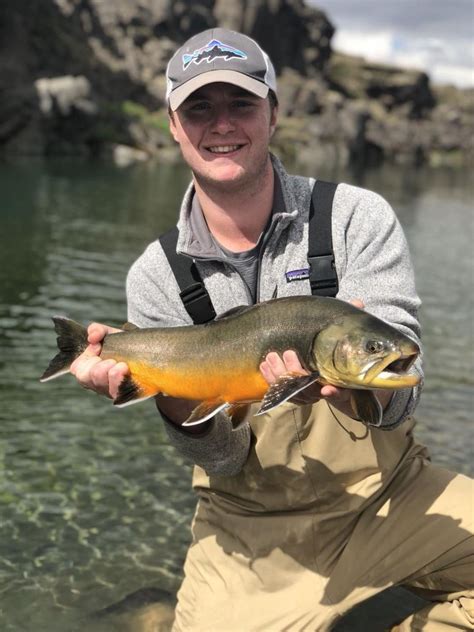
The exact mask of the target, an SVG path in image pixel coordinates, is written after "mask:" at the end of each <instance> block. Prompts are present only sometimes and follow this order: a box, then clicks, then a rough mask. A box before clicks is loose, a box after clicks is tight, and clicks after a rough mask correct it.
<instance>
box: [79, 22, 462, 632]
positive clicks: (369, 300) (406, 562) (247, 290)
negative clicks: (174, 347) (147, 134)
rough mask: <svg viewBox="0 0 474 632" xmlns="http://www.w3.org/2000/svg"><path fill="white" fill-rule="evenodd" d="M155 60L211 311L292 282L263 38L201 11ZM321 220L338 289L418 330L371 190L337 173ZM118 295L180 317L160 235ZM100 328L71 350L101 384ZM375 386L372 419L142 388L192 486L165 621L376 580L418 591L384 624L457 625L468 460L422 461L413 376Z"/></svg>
mask: <svg viewBox="0 0 474 632" xmlns="http://www.w3.org/2000/svg"><path fill="white" fill-rule="evenodd" d="M167 79H168V92H167V97H168V103H169V113H170V129H171V133H172V134H173V136H174V139H175V140H176V142H177V143H178V144H179V145H180V148H181V151H182V154H183V157H184V159H185V161H186V162H187V163H188V165H189V166H190V168H191V170H192V174H193V179H192V183H191V185H190V186H189V188H188V190H187V192H186V194H185V196H184V200H183V204H182V208H181V214H180V219H179V223H178V227H179V237H178V242H177V250H178V252H180V253H183V254H185V255H186V256H188V257H191V258H192V259H194V261H195V264H196V267H197V269H198V271H199V274H200V276H201V278H202V280H203V283H204V285H205V287H206V289H207V291H208V293H209V296H210V298H211V300H212V304H213V307H214V309H215V311H216V313H217V314H218V315H219V314H222V313H224V312H225V311H227V310H228V309H230V308H232V307H235V306H237V305H241V304H251V303H254V302H259V301H264V300H268V299H271V298H273V297H275V296H292V295H299V294H309V293H310V292H311V290H310V284H309V280H308V278H305V275H304V274H303V275H301V277H302V278H298V279H297V280H293V277H292V275H288V272H291V271H293V270H304V269H305V267H307V265H308V263H307V255H308V212H309V207H310V198H311V191H312V187H313V184H314V181H313V180H312V179H308V178H302V177H295V176H289V175H288V174H287V173H286V172H285V170H284V169H283V167H282V165H281V163H280V162H279V161H278V160H277V159H276V158H274V157H273V156H271V155H270V153H269V150H268V147H269V143H270V139H271V137H272V134H273V132H274V129H275V125H276V121H277V113H278V105H277V97H276V92H277V88H276V80H275V73H274V70H273V67H272V64H271V62H270V60H269V58H268V57H267V55H266V54H265V53H264V52H263V51H262V50H261V49H260V47H259V46H258V45H257V44H256V43H255V42H254V41H253V40H251V39H250V38H248V37H246V36H244V35H242V34H239V33H235V32H232V31H228V30H225V29H211V30H209V31H205V32H203V33H200V34H198V35H196V36H195V37H193V38H191V39H190V40H189V41H188V42H186V43H185V44H184V45H183V46H182V47H181V48H180V49H179V50H178V51H177V52H176V53H175V55H174V56H173V58H172V59H171V61H170V63H169V65H168V70H167ZM332 239H333V245H334V255H335V264H336V271H337V276H338V279H339V293H338V297H339V298H341V299H344V300H347V301H350V300H353V301H354V300H359V305H362V304H363V305H365V308H366V309H367V310H369V311H370V312H372V313H374V314H376V315H377V316H380V317H381V318H384V319H385V320H388V321H390V322H391V323H392V324H394V325H395V326H396V327H397V328H399V329H400V330H401V331H403V332H405V333H408V334H409V335H411V337H412V338H415V339H417V338H418V335H419V325H418V321H417V316H416V312H417V308H418V306H419V299H418V297H417V295H416V292H415V287H414V281H413V273H412V269H411V264H410V259H409V253H408V250H407V245H406V242H405V239H404V236H403V232H402V230H401V228H400V226H399V224H398V222H397V220H396V218H395V215H394V213H393V211H392V209H391V208H390V206H389V205H388V204H387V203H386V202H385V201H384V200H383V199H382V198H380V196H378V195H376V194H374V193H371V192H369V191H365V190H362V189H358V188H356V187H352V186H348V185H344V184H341V185H339V186H338V188H337V191H336V194H335V197H334V204H333V211H332ZM127 297H128V307H129V320H130V321H131V322H133V323H135V324H136V325H138V326H140V327H147V326H157V325H159V326H175V325H186V324H191V322H192V321H191V318H190V316H189V314H188V313H187V311H186V309H185V306H184V305H183V302H182V300H181V298H180V295H179V287H178V283H177V281H176V278H175V275H174V273H173V271H172V270H171V268H170V264H169V262H168V259H167V257H166V255H165V253H164V251H163V248H162V245H161V243H160V242H159V241H155V242H153V243H152V244H151V245H150V246H149V247H148V249H147V250H146V251H145V253H144V254H143V255H142V256H141V257H140V258H139V259H138V260H137V262H136V263H135V264H134V265H133V266H132V268H131V270H130V272H129V275H128V281H127ZM360 301H362V302H363V303H361V302H360ZM107 331H110V330H109V329H108V328H106V327H104V326H102V325H98V324H94V325H91V326H90V328H89V341H90V343H91V344H90V347H89V348H88V350H87V351H86V352H85V354H83V356H81V357H80V358H79V359H78V360H76V362H75V363H74V365H73V367H72V369H71V370H72V372H73V373H75V375H76V377H77V378H78V380H79V381H80V382H81V384H83V385H84V386H85V387H87V388H93V389H94V390H96V391H98V392H102V393H104V394H107V395H108V396H112V397H113V396H115V395H116V393H117V389H118V385H119V383H120V381H121V380H122V379H123V377H124V375H125V374H126V373H127V367H126V365H124V364H123V363H118V364H116V363H114V362H113V361H111V360H108V361H101V360H100V359H99V358H98V357H97V355H98V352H99V351H100V341H101V340H102V338H103V336H104V335H105V333H106V332H107ZM291 370H299V371H301V370H303V368H302V367H301V365H300V363H299V359H298V357H297V356H296V354H295V353H294V352H293V351H292V350H290V349H289V350H288V351H286V352H285V353H284V354H283V355H282V356H281V357H280V356H279V355H277V354H275V353H270V354H268V356H267V357H266V359H265V360H264V361H263V362H262V365H261V371H262V374H263V375H264V377H265V378H266V380H267V381H268V382H269V383H272V382H273V381H274V380H275V379H277V378H278V376H280V375H282V374H283V373H285V372H288V371H291ZM414 370H415V371H418V372H421V367H420V366H419V365H417V366H416V367H415V369H414ZM378 397H379V400H380V403H381V406H382V408H383V419H382V429H374V428H369V427H367V426H365V425H364V424H363V423H361V422H360V421H357V420H355V419H353V418H351V414H352V413H351V410H350V407H349V403H348V392H347V391H346V390H345V389H340V388H335V387H332V386H322V387H321V386H312V387H309V388H308V389H306V391H304V392H303V394H302V395H301V396H300V397H299V398H295V399H294V400H292V401H291V402H288V403H286V404H283V405H281V406H279V407H278V408H276V409H275V410H273V411H271V412H270V413H267V414H265V415H262V416H259V417H254V416H253V414H252V412H255V411H254V410H253V409H251V410H250V411H249V412H248V414H247V415H246V416H245V418H243V419H239V420H238V421H236V420H232V419H230V418H229V417H228V416H227V415H226V414H225V413H222V412H221V413H218V414H217V415H215V417H214V418H212V419H210V420H208V421H206V422H204V423H203V424H201V425H197V426H195V427H191V428H183V427H182V426H181V424H182V423H183V421H184V420H185V419H186V418H187V416H188V415H189V413H190V411H191V410H192V409H193V408H194V406H195V402H189V401H186V400H176V399H172V398H169V397H165V396H164V395H160V396H158V397H157V406H158V408H159V410H160V411H161V413H162V416H163V418H164V419H165V426H166V429H167V432H168V435H169V436H170V439H171V441H172V442H173V443H174V444H175V445H176V447H177V448H178V449H179V450H180V451H181V452H182V453H184V454H185V455H186V456H187V457H189V458H190V459H191V460H192V461H193V462H194V463H195V464H196V467H195V472H194V480H193V485H194V488H195V489H196V492H197V494H198V496H199V502H198V506H197V510H196V514H195V518H194V522H193V542H192V545H191V547H190V550H189V552H188V556H187V559H186V564H185V568H184V571H185V579H184V582H183V585H182V587H181V589H180V591H179V594H178V606H177V610H176V622H175V629H176V630H183V631H198V630H203V631H204V630H206V631H211V630H212V631H216V632H217V631H219V632H227V631H242V630H245V631H253V630H262V631H263V630H265V631H272V632H273V631H275V632H276V631H279V630H291V631H295V632H297V631H298V632H299V631H300V630H328V629H330V627H331V625H332V624H333V623H334V622H335V621H336V620H337V619H338V618H339V617H340V616H341V615H342V614H343V613H344V612H346V611H347V610H348V609H349V608H351V607H352V606H354V605H355V604H357V603H358V602H360V601H362V600H364V599H367V598H368V597H370V596H371V595H374V594H376V593H377V592H379V591H380V590H382V589H384V588H386V587H387V586H390V585H393V584H404V585H406V586H408V587H410V588H411V589H412V590H415V591H419V592H420V593H421V594H423V595H424V596H426V597H427V598H428V599H432V600H433V601H436V602H437V604H436V605H434V606H430V607H429V608H426V609H424V610H423V611H421V612H420V613H418V614H416V615H415V620H414V622H409V621H406V622H404V623H403V624H401V625H400V627H399V628H398V629H399V630H413V629H416V630H421V629H423V630H425V629H426V630H437V629H440V630H441V629H459V630H464V629H472V628H473V621H474V618H473V617H474V614H473V610H472V602H471V605H469V603H470V602H469V600H468V592H467V590H466V589H467V588H468V587H472V583H473V582H472V578H473V574H472V535H471V533H472V524H471V525H470V521H471V522H472V515H470V514H471V513H472V512H470V511H469V497H468V496H467V494H468V493H469V480H468V479H467V478H465V477H462V476H460V475H456V474H453V473H450V472H447V471H444V470H441V469H437V468H434V467H433V466H432V465H431V464H430V463H429V460H428V459H427V454H426V450H425V449H424V448H423V447H422V446H420V445H419V444H417V443H416V441H415V440H414V438H413V434H412V429H413V425H414V423H413V420H412V417H411V414H412V412H413V410H414V408H415V405H416V403H417V400H418V397H419V389H418V388H414V389H407V390H403V391H397V392H395V393H393V392H382V393H381V394H378ZM386 430H390V432H387V431H386ZM466 499H467V500H466ZM470 543H471V544H470ZM468 552H470V555H471V567H470V568H469V566H468ZM471 596H472V593H471ZM470 608H471V609H470ZM443 625H444V626H445V627H443ZM411 626H413V627H411ZM436 626H438V627H436Z"/></svg>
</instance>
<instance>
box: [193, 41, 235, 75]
mask: <svg viewBox="0 0 474 632" xmlns="http://www.w3.org/2000/svg"><path fill="white" fill-rule="evenodd" d="M219 57H220V58H222V59H225V60H226V61H227V60H229V59H233V58H237V59H247V55H246V54H245V53H244V52H242V51H241V50H238V49H237V48H233V47H232V46H227V45H226V44H223V43H222V42H220V41H219V40H216V39H213V40H211V41H210V42H209V43H208V44H206V46H203V47H202V48H197V49H196V50H195V51H194V52H193V53H192V54H191V55H190V54H184V55H183V70H186V68H187V67H188V66H189V64H192V63H194V64H200V63H201V62H202V61H206V62H207V63H208V64H209V63H211V61H214V59H217V58H219Z"/></svg>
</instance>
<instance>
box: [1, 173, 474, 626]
mask: <svg viewBox="0 0 474 632" xmlns="http://www.w3.org/2000/svg"><path fill="white" fill-rule="evenodd" d="M297 170H298V169H297V168H294V169H293V171H294V172H296V171H297ZM321 176H322V177H324V178H332V179H335V180H345V181H349V182H355V183H358V184H361V185H363V186H366V187H368V188H371V189H374V190H376V191H378V192H380V193H381V194H382V195H384V196H385V197H386V198H387V199H388V200H389V201H390V202H391V203H392V204H393V205H394V207H395V208H396V209H397V212H398V215H399V218H400V220H401V222H402V224H403V225H404V227H405V229H406V232H407V237H408V240H409V242H410V246H411V249H412V253H413V259H414V263H415V268H416V272H417V279H418V287H419V291H420V293H421V295H422V298H423V301H424V306H423V311H422V321H423V327H424V341H425V347H426V368H427V383H426V389H425V393H424V396H423V401H422V404H421V405H420V407H419V409H418V419H419V433H418V434H419V435H421V437H422V439H423V440H424V441H425V442H426V443H427V444H428V445H429V446H430V448H431V450H432V452H433V455H434V460H435V461H437V462H440V463H443V464H446V465H449V466H450V467H453V468H455V469H458V470H463V471H468V470H469V469H470V467H471V462H472V453H471V449H472V444H471V432H470V431H469V428H468V424H470V421H471V417H472V409H473V400H472V392H473V391H472V382H473V378H472V375H473V366H472V360H473V358H472V334H473V332H472V315H473V305H472V287H471V284H472V272H473V259H472V254H470V253H471V244H472V237H473V235H472V228H473V225H472V222H473V219H472V206H471V200H472V197H471V195H472V189H470V188H469V187H468V185H467V184H466V183H467V179H466V176H465V174H462V173H459V172H445V171H437V172H435V173H430V172H426V171H421V172H414V171H413V170H407V171H402V170H394V169H381V170H377V171H373V172H369V173H366V174H364V175H363V176H361V175H358V176H357V177H356V176H355V175H354V174H350V173H344V174H341V173H339V174H335V173H327V172H326V173H324V172H322V173H321ZM187 181H188V173H187V170H185V169H184V168H177V167H170V166H160V167H156V166H152V165H140V166H136V167H132V168H129V169H126V170H120V169H117V168H115V167H113V166H111V165H107V164H103V163H95V164H91V163H86V162H75V161H71V160H63V161H56V162H37V163H32V162H28V163H23V164H15V165H2V167H1V168H0V190H1V191H2V197H1V209H2V231H1V234H0V282H1V288H2V291H1V295H0V377H1V379H0V392H1V397H2V407H1V409H0V462H1V466H2V467H1V475H0V507H1V516H2V538H1V539H0V560H1V561H0V595H1V596H0V609H1V614H0V627H1V629H2V630H5V631H8V630H18V629H24V630H28V631H29V630H31V631H33V630H46V629H47V630H48V631H49V632H55V631H56V630H57V631H58V632H60V631H61V632H62V631H63V630H73V629H84V619H83V617H84V616H87V615H88V614H89V613H94V612H96V611H99V610H103V609H104V608H106V607H107V606H108V605H110V604H113V603H115V602H117V601H119V600H121V599H123V598H125V597H126V596H127V595H130V594H132V593H135V592H136V591H139V590H141V589H143V588H144V587H153V588H155V589H156V588H160V589H162V590H166V591H169V592H170V593H174V591H175V590H176V587H177V586H178V584H179V581H180V574H181V568H182V562H183V556H184V554H185V551H186V547H187V543H188V539H189V532H188V524H189V522H190V519H191V514H192V511H193V504H194V500H193V496H192V493H191V491H190V488H189V482H190V469H189V466H188V465H187V464H185V463H184V462H183V461H182V459H181V458H180V457H179V456H178V455H177V454H176V453H175V452H174V450H173V449H172V448H171V447H170V446H169V445H168V444H167V442H166V439H165V437H164V436H163V431H162V428H161V425H160V422H159V419H158V417H157V414H156V412H155V411H154V409H153V405H152V404H150V402H147V403H143V404H141V405H139V406H136V407H131V408H127V409H123V410H120V411H117V410H113V408H112V407H111V406H110V404H109V402H106V401H102V400H101V399H100V398H98V397H95V396H94V395H92V394H91V393H87V392H84V391H81V389H79V388H77V387H76V386H75V385H74V384H73V383H72V380H70V379H68V378H63V379H62V380H58V381H55V382H51V383H49V384H48V385H40V384H39V383H38V381H37V378H38V376H39V375H40V374H41V372H42V371H43V369H44V367H45V366H46V364H47V363H48V361H49V359H50V357H51V356H52V355H53V353H54V347H55V344H54V335H53V333H52V327H51V321H50V317H51V315H53V314H66V315H69V316H71V317H73V318H75V319H77V320H79V321H82V322H88V321H90V320H91V319H97V320H103V321H105V322H109V323H111V324H120V323H122V322H123V321H124V320H125V318H126V309H125V300H124V279H125V275H126V272H127V269H128V267H129V265H130V263H131V262H132V261H133V260H134V258H135V257H136V256H137V255H138V254H139V253H140V252H141V251H142V250H143V248H144V247H145V246H146V244H147V243H148V242H149V241H150V240H151V239H153V238H154V237H155V236H156V235H158V234H159V233H160V232H162V231H163V230H165V229H166V228H168V227H169V226H171V225H172V224H173V223H174V222H175V218H176V211H177V208H178V204H179V200H180V198H181V195H182V192H183V190H184V187H185V186H186V184H187ZM104 625H105V623H104ZM91 629H92V628H91Z"/></svg>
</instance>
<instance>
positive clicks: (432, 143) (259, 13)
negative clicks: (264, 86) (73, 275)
mask: <svg viewBox="0 0 474 632" xmlns="http://www.w3.org/2000/svg"><path fill="white" fill-rule="evenodd" d="M217 25H222V26H226V27H229V28H234V29H237V30H240V31H242V32H244V33H247V34H249V35H250V36H251V37H254V38H255V39H256V40H257V41H258V42H259V43H260V45H261V46H262V47H263V48H264V49H265V50H266V51H267V52H268V54H269V55H270V56H271V58H272V60H273V62H274V64H275V67H276V69H277V73H278V75H279V76H278V81H279V101H280V114H281V117H282V125H281V129H280V131H279V132H278V133H277V135H276V137H275V145H276V146H277V147H278V150H279V151H281V152H283V154H285V155H290V154H292V155H298V156H307V157H308V161H312V164H313V165H314V164H315V163H316V162H317V160H319V159H322V160H324V161H327V160H328V157H329V159H331V160H333V161H336V162H337V164H340V163H341V162H342V164H345V163H347V162H349V163H355V164H358V165H360V164H362V163H366V164H369V163H372V162H373V161H380V160H382V159H384V160H393V161H403V162H406V161H408V162H411V163H412V164H418V163H419V162H422V161H425V162H433V163H436V164H439V163H441V162H442V161H443V156H446V157H447V158H448V161H450V162H453V161H454V162H455V163H456V164H458V163H459V164H462V163H466V162H469V160H471V159H472V146H471V143H470V142H469V139H470V138H471V137H472V129H473V125H474V115H473V111H472V110H473V106H472V93H471V94H470V95H469V94H468V93H466V92H465V91H464V92H463V91H456V90H454V89H444V90H433V88H432V87H431V85H430V82H429V79H428V77H427V75H425V74H424V73H420V72H418V71H415V70H402V69H400V68H394V67H390V66H387V65H378V64H373V63H368V62H367V61H365V60H363V59H361V58H357V57H350V56H348V55H342V54H340V53H334V52H332V50H331V38H332V36H333V33H334V27H333V25H332V24H331V22H330V20H329V19H328V18H327V16H326V15H325V13H324V12H322V11H320V10H318V9H316V8H315V7H310V6H308V5H307V4H305V3H304V2H303V0H253V1H252V2H248V1H247V0H203V2H198V3H197V2H194V1H193V0H179V2H172V1H171V0H117V1H116V2H110V1H109V0H35V2H34V3H31V2H28V1H27V0H3V1H2V3H1V5H0V153H1V154H3V155H8V154H23V155H52V154H73V155H77V154H80V155H91V154H97V153H101V152H102V153H104V152H109V148H110V146H111V144H112V145H113V144H118V145H124V146H129V147H134V148H136V149H138V150H140V151H142V152H145V154H146V155H150V156H151V155H162V156H165V155H166V159H167V160H168V159H170V160H174V157H175V155H176V148H175V144H174V142H173V139H172V138H171V136H170V135H169V133H168V131H167V120H166V119H167V117H166V103H165V90H166V82H165V77H164V73H165V69H166V64H167V62H168V59H169V57H170V56H171V54H172V53H173V52H174V50H175V49H176V47H177V46H178V45H179V44H181V43H182V42H183V41H184V40H185V39H187V38H188V37H189V36H191V35H193V34H195V33H196V32H198V31H200V30H202V29H205V28H209V27H213V26H217ZM305 160H306V159H305ZM308 164H309V162H308Z"/></svg>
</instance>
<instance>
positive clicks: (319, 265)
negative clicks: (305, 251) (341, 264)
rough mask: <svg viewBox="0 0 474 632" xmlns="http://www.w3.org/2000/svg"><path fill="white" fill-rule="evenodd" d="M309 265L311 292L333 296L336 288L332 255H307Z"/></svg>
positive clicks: (334, 265)
mask: <svg viewBox="0 0 474 632" xmlns="http://www.w3.org/2000/svg"><path fill="white" fill-rule="evenodd" d="M308 261H309V265H310V276H309V281H310V283H311V294H315V295H317V296H335V295H336V294H337V290H338V282H337V274H336V264H335V262H334V255H333V254H330V255H316V256H313V257H308Z"/></svg>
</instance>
